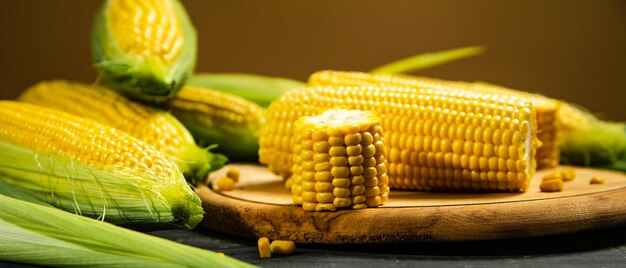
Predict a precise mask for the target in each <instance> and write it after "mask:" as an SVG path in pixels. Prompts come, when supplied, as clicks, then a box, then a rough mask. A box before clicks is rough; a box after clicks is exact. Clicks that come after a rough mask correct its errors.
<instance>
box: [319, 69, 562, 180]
mask: <svg viewBox="0 0 626 268" xmlns="http://www.w3.org/2000/svg"><path fill="white" fill-rule="evenodd" d="M309 84H310V85H322V86H364V85H380V86H384V85H388V86H408V87H422V86H424V87H440V86H441V85H444V84H447V86H450V87H455V88H459V89H464V90H469V91H474V92H477V93H481V94H485V93H489V94H497V95H506V96H513V97H517V98H522V99H526V100H528V101H529V102H531V103H532V104H533V107H534V108H535V110H536V116H537V118H536V122H537V138H538V139H539V140H540V141H541V143H542V146H541V147H540V148H538V149H537V155H536V161H537V166H538V167H539V168H548V167H555V166H557V165H558V164H559V143H560V140H561V126H560V121H559V120H558V118H557V112H558V111H559V108H560V103H559V101H557V100H554V99H550V98H548V97H545V96H542V95H539V94H533V93H528V92H524V91H517V90H512V89H508V88H504V87H498V86H493V85H488V84H484V83H467V82H457V81H444V80H439V79H433V78H424V77H413V76H408V75H396V76H391V75H372V74H368V73H359V72H341V71H321V72H317V73H315V74H313V75H311V77H310V79H309Z"/></svg>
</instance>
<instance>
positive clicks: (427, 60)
mask: <svg viewBox="0 0 626 268" xmlns="http://www.w3.org/2000/svg"><path fill="white" fill-rule="evenodd" d="M484 51H485V48H484V47H483V46H470V47H461V48H454V49H449V50H443V51H437V52H430V53H423V54H418V55H415V56H411V57H408V58H405V59H401V60H397V61H394V62H391V63H388V64H385V65H382V66H379V67H376V68H374V69H372V70H371V71H370V72H371V73H375V74H399V73H408V72H413V71H419V70H423V69H427V68H431V67H435V66H438V65H443V64H446V63H448V62H452V61H456V60H460V59H464V58H469V57H473V56H477V55H480V54H482V53H483V52H484Z"/></svg>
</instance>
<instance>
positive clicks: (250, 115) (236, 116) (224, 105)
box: [168, 86, 265, 162]
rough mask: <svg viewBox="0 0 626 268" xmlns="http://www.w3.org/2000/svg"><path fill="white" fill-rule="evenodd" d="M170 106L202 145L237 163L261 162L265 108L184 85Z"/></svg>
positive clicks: (243, 100)
mask: <svg viewBox="0 0 626 268" xmlns="http://www.w3.org/2000/svg"><path fill="white" fill-rule="evenodd" d="M168 107H169V108H170V112H171V113H172V115H174V116H175V117H176V118H177V119H178V120H179V121H180V122H181V123H182V124H183V125H185V127H186V128H187V129H188V130H189V132H190V133H191V134H192V135H193V137H194V139H195V140H196V142H197V143H198V144H199V145H200V146H210V145H212V144H217V147H216V148H215V149H214V151H215V152H218V153H221V154H224V155H226V157H228V159H230V160H231V161H234V162H256V161H258V150H259V141H258V138H257V137H256V132H257V131H258V130H259V128H260V127H261V125H262V124H263V123H264V122H265V118H264V115H265V109H263V108H262V107H260V106H259V105H257V104H256V103H254V102H251V101H249V100H246V99H244V98H241V97H239V96H236V95H232V94H229V93H225V92H221V91H216V90H212V89H208V88H204V87H198V86H185V87H183V89H181V91H180V92H179V93H178V95H176V97H175V98H173V99H171V100H170V101H169V102H168Z"/></svg>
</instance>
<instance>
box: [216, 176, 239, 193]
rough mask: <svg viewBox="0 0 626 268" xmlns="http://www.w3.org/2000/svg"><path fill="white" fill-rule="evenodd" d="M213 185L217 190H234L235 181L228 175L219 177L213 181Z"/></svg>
mask: <svg viewBox="0 0 626 268" xmlns="http://www.w3.org/2000/svg"><path fill="white" fill-rule="evenodd" d="M214 187H215V189H216V190H218V191H232V190H235V181H234V180H233V179H231V178H229V177H221V178H219V179H218V180H217V181H215V184H214Z"/></svg>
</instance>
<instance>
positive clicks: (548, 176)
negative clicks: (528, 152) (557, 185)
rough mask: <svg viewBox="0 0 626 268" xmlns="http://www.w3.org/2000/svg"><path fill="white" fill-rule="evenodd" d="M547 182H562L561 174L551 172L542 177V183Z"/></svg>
mask: <svg viewBox="0 0 626 268" xmlns="http://www.w3.org/2000/svg"><path fill="white" fill-rule="evenodd" d="M548 180H563V174H561V172H552V173H548V174H546V175H544V176H543V181H548Z"/></svg>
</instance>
